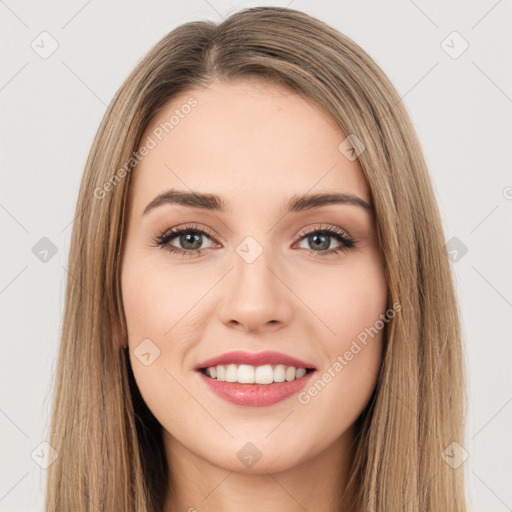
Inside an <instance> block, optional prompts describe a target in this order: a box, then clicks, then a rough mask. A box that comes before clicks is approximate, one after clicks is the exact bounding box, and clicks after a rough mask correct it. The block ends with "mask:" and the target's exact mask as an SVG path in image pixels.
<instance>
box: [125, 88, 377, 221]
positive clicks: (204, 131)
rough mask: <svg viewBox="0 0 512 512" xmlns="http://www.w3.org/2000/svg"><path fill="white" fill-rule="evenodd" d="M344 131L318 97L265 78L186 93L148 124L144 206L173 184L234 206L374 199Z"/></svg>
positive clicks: (138, 200) (140, 183)
mask: <svg viewBox="0 0 512 512" xmlns="http://www.w3.org/2000/svg"><path fill="white" fill-rule="evenodd" d="M345 138H346V135H345V134H344V133H343V132H342V130H341V129H340V128H339V127H338V125H337V124H336V122H335V120H334V119H333V118H332V116H331V115H330V114H329V113H328V112H326V111H325V110H323V109H322V108H321V107H320V106H319V105H317V104H316V103H314V102H313V101H311V100H309V99H307V98H304V97H303V96H301V95H299V94H297V93H295V92H291V91H289V90H287V89H284V88H282V87H279V86H275V85H272V84H268V83H265V82H262V81H252V80H251V81H250V82H249V81H247V80H244V81H237V82H229V83H226V82H214V83H212V84H211V85H209V86H208V87H205V88H194V89H189V90H187V91H185V92H182V93H181V94H180V95H179V96H176V97H175V98H173V99H172V100H171V101H170V102H168V104H167V105H166V106H165V107H164V108H162V109H161V110H160V111H159V112H158V113H157V114H156V115H155V116H154V118H153V119H152V121H151V122H150V123H149V125H148V126H147V128H146V130H145V132H144V135H143V137H142V140H141V147H142V146H143V145H146V146H147V147H151V149H149V151H148V152H147V154H146V155H145V156H143V157H142V159H141V160H140V162H139V164H138V165H137V167H136V168H135V169H134V171H133V174H134V176H133V182H132V190H131V195H132V197H133V199H134V206H135V208H136V209H137V210H139V211H142V210H143V209H144V206H145V205H146V204H147V203H148V202H149V201H150V200H151V199H153V198H154V196H156V195H157V194H159V193H161V192H163V191H164V190H166V189H169V188H179V189H182V190H187V189H192V190H194V191H198V192H205V193H215V194H218V195H220V196H222V197H225V198H226V200H227V201H228V204H229V206H230V209H231V206H233V205H235V204H237V205H238V207H246V206H247V204H248V202H251V203H253V204H258V205H261V204H262V203H265V204H269V203H270V202H272V201H273V200H274V199H275V200H276V201H279V202H280V203H282V202H283V201H284V200H286V199H287V198H289V197H290V196H292V195H293V194H303V193H305V192H312V193H314V192H320V191H323V192H325V191H330V190H335V191H337V192H344V193H351V194H356V195H358V196H359V197H361V198H363V199H364V200H366V201H368V202H369V201H370V198H369V191H368V187H367V183H366V180H365V178H364V175H363V173H362V170H361V168H360V165H359V163H358V161H357V160H349V159H347V158H346V156H345V155H344V154H343V153H342V152H341V151H340V150H339V145H340V143H341V142H342V141H343V140H344V139H345Z"/></svg>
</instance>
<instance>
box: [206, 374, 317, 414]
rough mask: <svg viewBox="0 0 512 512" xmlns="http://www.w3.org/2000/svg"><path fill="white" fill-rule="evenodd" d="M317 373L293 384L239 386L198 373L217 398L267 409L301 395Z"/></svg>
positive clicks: (305, 376) (274, 383)
mask: <svg viewBox="0 0 512 512" xmlns="http://www.w3.org/2000/svg"><path fill="white" fill-rule="evenodd" d="M315 373H316V371H312V372H310V373H306V375H304V376H303V377H300V378H299V379H295V380H292V381H291V382H273V383H272V384H239V383H238V382H223V381H219V380H216V379H212V378H211V377H208V376H206V375H205V374H204V373H202V372H200V371H198V372H197V375H198V376H199V378H200V379H201V380H202V381H203V382H204V383H205V384H206V385H207V386H208V388H209V389H210V391H212V392H213V393H214V394H216V395H217V396H219V397H221V398H223V399H224V400H227V401H228V402H231V403H233V404H236V405H244V406H251V407H265V406H268V405H273V404H276V403H278V402H281V401H282V400H285V399H286V398H289V397H291V396H292V395H295V394H296V393H299V392H300V391H301V390H302V389H303V388H304V387H305V386H306V384H307V383H308V382H309V380H310V379H311V377H312V375H314V374H315Z"/></svg>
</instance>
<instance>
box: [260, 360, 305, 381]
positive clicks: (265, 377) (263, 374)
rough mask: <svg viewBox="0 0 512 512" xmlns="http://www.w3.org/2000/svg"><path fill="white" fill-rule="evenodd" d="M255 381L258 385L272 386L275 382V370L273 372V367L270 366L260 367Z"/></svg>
mask: <svg viewBox="0 0 512 512" xmlns="http://www.w3.org/2000/svg"><path fill="white" fill-rule="evenodd" d="M294 376H295V374H294ZM254 381H255V382H256V384H272V382H274V370H272V366H270V365H269V364H266V365H264V366H258V367H257V368H256V372H255V375H254Z"/></svg>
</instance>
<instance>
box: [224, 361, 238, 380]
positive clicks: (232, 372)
mask: <svg viewBox="0 0 512 512" xmlns="http://www.w3.org/2000/svg"><path fill="white" fill-rule="evenodd" d="M237 379H238V369H237V366H236V364H228V367H227V369H226V382H236V381H237Z"/></svg>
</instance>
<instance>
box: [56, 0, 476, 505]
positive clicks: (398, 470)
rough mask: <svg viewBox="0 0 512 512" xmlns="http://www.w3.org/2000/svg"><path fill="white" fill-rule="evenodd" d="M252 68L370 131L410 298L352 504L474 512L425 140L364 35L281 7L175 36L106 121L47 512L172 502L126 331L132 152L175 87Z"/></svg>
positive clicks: (246, 74) (78, 256)
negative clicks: (451, 460)
mask: <svg viewBox="0 0 512 512" xmlns="http://www.w3.org/2000/svg"><path fill="white" fill-rule="evenodd" d="M250 77H258V78H262V79H264V80H267V81H269V82H271V83H273V84H280V85H282V86H284V87H288V88H289V89H291V90H293V91H295V92H298V93H300V94H303V95H304V96H305V97H307V98H309V99H312V100H314V101H316V102H317V103H318V104H319V105H321V106H322V107H323V108H324V109H326V111H328V112H329V113H330V114H331V115H332V116H333V118H334V119H335V120H336V121H337V123H338V124H339V126H340V128H341V129H342V130H343V132H344V133H345V134H354V135H356V136H357V138H358V139H359V140H361V141H363V143H364V145H365V151H364V152H362V153H361V154H360V155H359V161H360V164H361V166H362V168H363V172H364V175H365V177H366V179H367V182H368V185H369V188H370V191H371V199H372V202H373V204H374V208H375V215H376V221H377V230H378V237H379V241H380V246H381V249H382V255H383V259H384V266H385V272H386V278H387V281H388V298H389V304H394V303H395V302H398V303H399V304H401V306H402V310H401V312H400V314H398V315H396V316H395V317H394V318H393V319H392V320H390V322H389V324H388V325H387V329H386V333H385V334H386V336H385V345H384V355H383V362H382V366H381V370H380V373H379V376H378V382H377V386H376V389H375V392H374V394H373V396H372V399H371V400H370V403H369V404H368V406H367V407H366V409H365V410H364V412H363V413H362V415H361V416H360V418H359V419H358V422H357V425H358V434H357V437H356V444H355V446H354V459H353V465H352V469H351V472H350V474H351V479H350V481H349V484H348V487H347V489H346V496H347V498H346V501H345V504H347V505H348V504H349V506H348V508H347V509H345V508H344V509H343V510H351V511H352V512H362V511H371V512H384V511H386V512H389V511H401V512H412V511H426V510H428V511H430V512H434V511H439V512H441V511H442V512H445V511H447V510H450V511H452V512H459V511H460V512H462V511H465V510H466V501H465V492H464V477H463V466H462V467H460V468H457V469H455V468H452V467H451V466H450V465H449V464H447V463H446V462H445V461H444V460H443V458H442V456H441V454H442V452H443V451H444V450H445V448H446V447H447V446H448V445H450V443H452V442H458V443H460V444H461V445H462V444H463V441H464V439H463V436H464V415H465V395H464V386H465V384H464V370H463V354H462V347H461V334H460V326H459V312H458V307H457V302H456V296H455V292H454V286H453V283H452V275H451V270H450V266H449V260H448V258H447V254H446V251H445V249H444V236H443V228H442V223H441V219H440V216H439V212H438V209H437V205H436V200H435V196H434V193H433V190H432V186H431V182H430V178H429V175H428V170H427V167H426V164H425V161H424V158H423V155H422V151H421V148H420V145H419V143H418V140H417V138H416V135H415V132H414V129H413V127H412V125H411V122H410V120H409V117H408V115H407V112H406V110H405V108H404V106H403V104H402V103H401V100H400V97H399V95H398V94H397V92H396V91H395V89H394V87H393V86H392V84H391V83H390V81H389V80H388V78H387V77H386V76H385V74H384V73H383V72H382V70H381V69H380V68H379V67H378V66H377V65H376V64H375V62H374V61H373V60H372V59H371V58H370V57H369V56H368V55H367V54H366V53H365V52H364V51H363V50H362V49H361V48H360V47H359V46H358V45H356V44H355V43H354V42H353V41H351V40H350V39H349V38H347V37H345V36H344V35H342V34H340V33H339V32H338V31H336V30H335V29H333V28H332V27H330V26H329V25H327V24H325V23H323V22H321V21H319V20H317V19H315V18H312V17H310V16H308V15H307V14H304V13H302V12H299V11H296V10H292V9H286V8H277V7H257V8H250V9H245V10H242V11H239V12H236V13H234V14H233V15H231V16H230V17H229V18H227V19H226V20H225V21H223V22H222V23H220V24H215V23H213V22H209V21H198V22H190V23H186V24H184V25H181V26H179V27H178V28H176V29H175V30H173V31H171V32H170V33H169V34H168V35H166V36H165V37H164V38H163V39H162V40H161V41H160V42H159V43H157V44H156V45H155V46H154V47H153V48H152V49H151V50H150V52H149V53H148V54H147V55H146V56H145V57H144V58H143V59H142V60H141V62H140V63H139V64H138V65H137V66H136V68H135V69H134V70H133V72H132V73H131V74H130V76H129V77H128V78H127V79H126V81H125V82H124V83H123V85H122V86H121V88H120V89H119V91H118V92H117V93H116V95H115V97H114V99H113V100H112V102H111V104H110V105H109V107H108V109H107V112H106V114H105V116H104V118H103V120H102V122H101V125H100V127H99V129H98V132H97V134H96V137H95V139H94V142H93V145H92V148H91V151H90V154H89V157H88V160H87V164H86V167H85V171H84V174H83V179H82V182H81V186H80V192H79V197H78V202H77V206H76V217H75V222H74V226H73V234H72V239H71V249H70V255H69V268H68V272H69V279H68V281H67V289H66V300H65V311H64V319H63V327H62V337H61V342H60V350H59V355H58V368H57V373H56V381H55V390H54V406H53V411H52V422H51V432H50V439H49V442H50V444H51V445H52V446H53V448H54V449H56V450H57V452H58V458H57V460H56V461H55V462H54V463H53V464H52V465H51V466H50V467H49V469H48V480H47V497H46V510H47V511H52V512H54V511H63V510H69V511H73V512H86V511H92V510H106V511H109V512H114V511H122V512H131V511H133V512H135V511H137V512H158V511H160V510H162V506H163V503H164V499H165V496H166V492H167V486H168V482H169V475H168V467H167V461H166V459H165V455H164V453H165V452H164V448H163V442H162V436H161V426H160V425H159V424H158V422H157V421H156V419H155V418H154V417H153V415H152V414H151V412H150V411H149V410H148V409H147V407H146V406H145V404H144V402H143V400H142V399H141V396H140V394H139V393H138V390H137V386H136V385H135V383H134V379H133V375H132V373H131V367H130V363H129V359H128V357H127V354H126V353H125V352H124V351H123V349H122V348H120V347H121V343H119V340H120V339H123V340H126V338H127V335H128V333H127V331H126V320H125V317H124V312H123V305H122V299H121V288H120V275H119V274H120V260H121V254H122V250H123V239H124V230H125V220H126V219H125V216H126V201H127V197H128V190H129V184H130V181H131V180H130V176H131V169H132V167H133V155H134V152H135V151H136V150H137V148H138V147H139V145H140V143H141V137H142V134H143V132H144V129H145V128H146V126H147V125H148V123H149V121H150V120H151V119H152V118H153V116H154V115H155V113H156V112H157V111H158V110H159V109H161V108H162V107H163V106H164V105H165V104H166V103H168V101H169V100H171V99H172V98H173V97H174V96H176V95H177V94H178V93H180V92H182V91H186V90H187V89H190V88H192V87H196V86H200V87H203V86H207V85H208V84H209V83H211V82H212V81H213V80H214V79H218V78H220V79H222V80H225V81H229V80H232V79H244V78H250ZM127 162H131V163H130V164H129V165H128V166H126V163H127ZM122 169H124V172H123V171H122Z"/></svg>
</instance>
